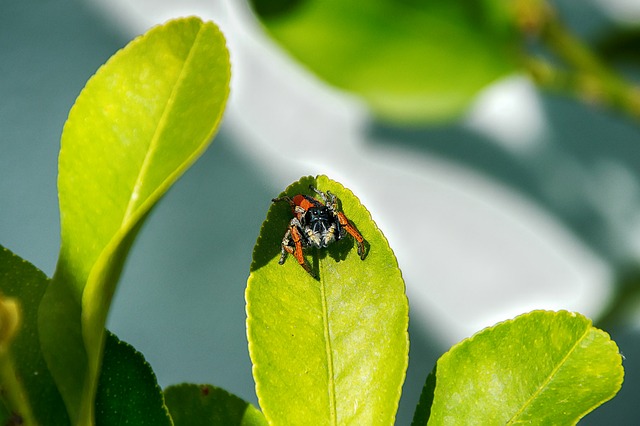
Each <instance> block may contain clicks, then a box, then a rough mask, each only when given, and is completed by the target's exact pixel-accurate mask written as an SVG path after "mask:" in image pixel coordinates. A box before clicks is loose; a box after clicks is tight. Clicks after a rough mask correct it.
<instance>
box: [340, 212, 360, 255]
mask: <svg viewBox="0 0 640 426" xmlns="http://www.w3.org/2000/svg"><path fill="white" fill-rule="evenodd" d="M336 216H338V223H339V224H340V226H341V227H342V229H344V230H345V231H347V232H348V233H349V235H351V236H352V237H353V239H354V240H356V243H357V244H358V256H360V259H362V260H364V257H365V256H366V253H365V247H364V238H362V235H360V233H359V232H358V230H357V229H356V228H355V226H353V225H352V224H351V223H350V222H349V219H347V217H346V216H345V215H344V213H342V212H336Z"/></svg>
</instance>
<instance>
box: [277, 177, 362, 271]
mask: <svg viewBox="0 0 640 426" xmlns="http://www.w3.org/2000/svg"><path fill="white" fill-rule="evenodd" d="M309 188H310V189H311V190H312V191H313V192H315V193H316V194H318V195H319V196H320V198H322V202H320V201H319V200H317V199H315V198H313V197H310V196H308V195H302V194H298V195H295V196H294V197H293V198H291V197H289V196H284V197H280V198H274V199H273V200H272V201H273V202H278V201H286V202H287V203H289V205H290V206H291V210H292V212H293V219H291V221H290V222H289V227H288V228H287V232H285V234H284V238H282V255H281V256H280V260H279V262H278V263H279V264H280V265H282V264H284V261H285V260H286V258H287V255H289V254H292V255H293V256H294V257H295V258H296V260H297V261H298V263H299V264H300V266H302V267H303V268H304V270H305V271H307V272H308V273H309V274H311V275H313V272H312V271H311V267H310V266H309V265H308V264H307V262H305V260H304V256H303V252H302V250H303V249H305V248H307V247H316V248H319V249H320V248H326V247H328V246H329V245H330V244H332V243H333V242H335V241H338V240H340V239H342V237H344V236H345V234H346V233H348V234H349V235H351V236H352V237H353V238H354V239H355V240H356V243H357V245H358V255H359V256H360V259H362V260H364V258H365V255H366V253H365V246H364V238H362V235H360V233H359V232H358V230H357V229H356V228H355V227H354V226H353V225H352V224H351V223H350V222H349V220H348V219H347V217H346V216H345V214H344V213H342V212H341V211H340V210H339V209H338V201H339V200H338V197H336V196H335V195H334V194H332V193H331V192H329V191H327V192H326V193H324V192H322V191H320V190H318V189H316V188H314V187H313V185H309ZM323 203H324V204H323Z"/></svg>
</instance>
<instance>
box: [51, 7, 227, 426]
mask: <svg viewBox="0 0 640 426" xmlns="http://www.w3.org/2000/svg"><path fill="white" fill-rule="evenodd" d="M228 86H229V58H228V52H227V50H226V47H225V41H224V38H223V36H222V35H221V33H220V32H219V30H218V28H217V27H216V26H215V25H214V24H213V23H211V22H208V23H204V22H202V21H201V20H199V19H197V18H186V19H179V20H175V21H170V22H169V23H167V24H165V25H162V26H159V27H156V28H153V29H151V30H150V31H149V32H147V33H146V34H145V35H143V36H141V37H139V38H138V39H136V40H134V41H133V42H131V43H130V44H129V45H127V47H125V48H124V49H122V50H121V51H119V52H117V53H116V54H115V55H114V56H113V57H112V58H111V59H110V60H109V61H108V62H107V63H106V64H105V65H104V66H103V67H101V68H100V69H99V70H98V72H97V73H96V74H95V75H94V76H93V77H92V78H91V79H90V80H89V81H88V82H87V85H86V87H85V88H84V89H83V91H82V93H81V94H80V96H79V97H78V99H77V101H76V103H75V105H74V106H73V108H72V109H71V112H70V114H69V118H68V120H67V122H66V124H65V127H64V131H63V134H62V147H61V151H60V158H59V176H58V192H59V199H60V216H61V226H62V238H61V240H62V245H61V250H60V257H59V260H58V265H57V268H56V273H55V276H54V278H53V283H52V285H51V286H50V288H49V289H48V291H47V293H46V295H45V297H44V299H43V306H42V308H41V310H40V317H39V327H40V335H41V338H42V346H43V349H44V354H45V357H46V360H47V363H48V365H49V366H50V369H51V371H52V373H53V375H54V377H55V379H56V382H57V384H58V386H59V388H60V390H61V393H62V396H63V398H64V400H65V404H66V405H67V408H68V410H69V412H70V414H71V418H72V421H73V422H78V423H83V424H90V423H91V418H92V413H91V410H92V407H93V405H92V401H93V395H94V392H95V387H96V384H97V378H98V371H99V365H100V358H101V353H102V347H103V339H104V335H103V330H104V323H105V320H106V317H107V313H108V309H109V306H110V303H111V299H112V296H113V293H114V291H115V288H116V283H117V281H118V278H119V275H120V272H121V270H122V267H123V265H124V261H125V257H126V255H127V253H128V250H129V248H130V246H131V244H132V243H133V240H134V238H135V235H136V233H137V232H138V230H139V229H140V226H141V225H142V223H143V221H144V218H145V217H146V215H147V214H148V213H149V211H150V210H151V208H152V207H153V205H154V204H155V203H156V202H157V201H158V200H159V199H160V197H161V196H162V195H163V194H164V193H165V192H166V191H167V189H168V188H169V187H170V186H171V184H172V183H173V182H175V180H176V179H177V178H178V177H179V176H180V175H181V174H182V173H183V172H184V171H185V170H186V169H187V168H188V167H189V165H190V164H191V163H193V162H194V161H195V160H196V158H197V157H198V156H199V155H200V154H202V152H203V151H204V150H205V149H206V147H207V146H208V144H209V143H210V141H211V139H212V137H213V134H214V132H215V130H216V129H217V127H218V125H219V123H220V119H221V117H222V112H223V109H224V105H225V102H226V99H227V95H228V90H229V87H228Z"/></svg>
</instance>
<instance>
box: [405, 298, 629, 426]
mask: <svg viewBox="0 0 640 426" xmlns="http://www.w3.org/2000/svg"><path fill="white" fill-rule="evenodd" d="M623 375H624V371H623V369H622V357H621V355H620V353H619V351H618V347H617V345H616V344H615V342H613V341H612V340H611V339H610V338H609V335H608V334H607V333H605V332H604V331H602V330H599V329H597V328H595V327H593V326H592V324H591V321H590V320H589V319H587V318H585V317H583V316H582V315H579V314H575V313H571V312H566V311H561V312H548V311H534V312H531V313H528V314H524V315H521V316H519V317H517V318H515V319H513V320H510V321H506V322H503V323H500V324H498V325H496V326H494V327H491V328H488V329H486V330H484V331H482V332H480V333H478V334H476V335H475V336H473V337H472V338H470V339H467V340H464V341H462V342H461V343H459V344H457V345H456V346H454V347H453V348H451V350H449V352H447V353H446V354H445V355H443V356H442V357H441V358H440V359H439V360H438V363H437V367H436V374H435V391H433V383H432V384H429V383H428V386H426V387H425V392H427V393H428V392H430V391H431V392H433V404H432V405H431V407H428V406H427V404H421V405H420V406H419V412H417V413H416V419H420V418H422V419H424V418H425V416H424V410H426V409H429V408H430V417H428V418H429V425H458V424H486V423H487V422H489V423H492V424H550V425H552V424H553V425H560V424H562V425H568V424H575V423H577V422H578V420H580V419H581V418H582V417H583V416H584V415H586V414H587V413H588V412H590V411H592V410H593V409H594V408H596V407H597V406H599V405H601V404H602V403H604V402H605V401H607V400H609V399H611V398H613V396H614V395H615V394H616V393H617V392H618V390H619V389H620V387H621V385H622V380H623ZM432 379H433V377H432ZM421 400H422V401H423V402H424V401H428V400H429V397H428V395H427V396H426V397H425V396H424V395H423V398H421ZM414 424H424V422H414Z"/></svg>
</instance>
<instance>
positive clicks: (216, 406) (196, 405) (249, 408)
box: [164, 383, 267, 426]
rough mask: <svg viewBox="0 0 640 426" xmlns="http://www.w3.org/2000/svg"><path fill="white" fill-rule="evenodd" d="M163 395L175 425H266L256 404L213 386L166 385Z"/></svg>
mask: <svg viewBox="0 0 640 426" xmlns="http://www.w3.org/2000/svg"><path fill="white" fill-rule="evenodd" d="M164 397H165V400H166V404H167V407H168V408H169V412H170V413H171V417H172V418H173V423H174V425H175V426H217V425H219V426H267V421H266V419H265V418H264V416H263V415H262V413H261V412H260V411H258V409H257V408H255V407H254V406H253V405H251V404H249V403H248V402H246V401H244V400H242V399H240V398H238V397H237V396H235V395H232V394H230V393H229V392H227V391H225V390H223V389H220V388H217V387H215V386H211V385H196V384H190V383H183V384H181V385H175V386H169V387H168V388H167V389H165V391H164Z"/></svg>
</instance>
